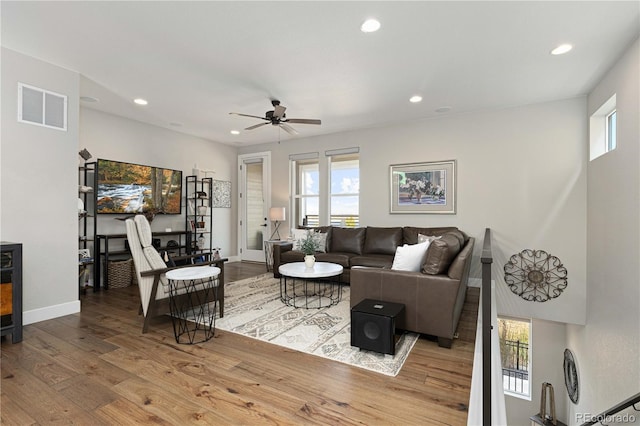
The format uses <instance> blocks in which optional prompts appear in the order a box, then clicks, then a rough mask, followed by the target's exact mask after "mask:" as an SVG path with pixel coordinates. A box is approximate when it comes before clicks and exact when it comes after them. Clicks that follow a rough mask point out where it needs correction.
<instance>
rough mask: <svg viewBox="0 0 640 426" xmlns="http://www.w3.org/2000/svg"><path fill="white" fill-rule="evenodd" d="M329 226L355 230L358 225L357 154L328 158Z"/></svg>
mask: <svg viewBox="0 0 640 426" xmlns="http://www.w3.org/2000/svg"><path fill="white" fill-rule="evenodd" d="M328 159H329V169H330V174H329V176H330V184H329V188H330V195H329V210H330V224H331V225H333V226H342V227H349V228H355V227H357V226H359V224H360V159H359V154H358V153H355V154H346V155H333V156H329V157H328Z"/></svg>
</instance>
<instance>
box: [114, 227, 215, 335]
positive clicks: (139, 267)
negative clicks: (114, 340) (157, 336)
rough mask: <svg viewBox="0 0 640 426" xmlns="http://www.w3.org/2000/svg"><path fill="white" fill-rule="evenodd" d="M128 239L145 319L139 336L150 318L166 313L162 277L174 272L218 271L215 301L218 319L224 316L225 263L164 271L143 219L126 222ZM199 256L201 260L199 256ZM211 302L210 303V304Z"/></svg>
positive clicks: (166, 296) (165, 284)
mask: <svg viewBox="0 0 640 426" xmlns="http://www.w3.org/2000/svg"><path fill="white" fill-rule="evenodd" d="M125 225H126V228H127V239H128V240H129V248H130V250H131V256H132V257H133V263H134V265H135V269H136V277H137V279H138V287H139V289H140V305H141V306H140V313H142V314H143V315H144V324H143V326H142V332H143V333H146V332H147V330H148V328H149V321H150V319H151V318H153V317H156V316H158V315H163V314H165V313H167V312H169V284H168V281H167V279H166V277H165V273H166V272H167V271H169V270H171V269H175V268H188V267H200V266H205V265H212V264H215V265H216V266H218V267H219V268H220V270H221V273H220V275H219V276H218V282H217V284H216V285H217V286H218V288H217V299H218V306H219V309H220V311H219V312H220V317H223V316H224V261H223V260H211V261H209V262H202V263H198V264H195V265H194V264H187V265H184V266H177V267H167V264H166V263H165V261H164V260H163V259H162V256H160V253H158V251H157V250H156V249H155V247H153V245H152V233H151V226H150V225H149V222H148V221H147V219H146V218H145V217H144V216H143V215H136V216H134V217H133V218H131V219H127V220H126V221H125ZM198 256H202V255H201V254H200V255H198ZM193 257H195V256H184V257H181V258H180V260H187V261H188V260H189V259H190V258H193ZM210 301H213V300H210Z"/></svg>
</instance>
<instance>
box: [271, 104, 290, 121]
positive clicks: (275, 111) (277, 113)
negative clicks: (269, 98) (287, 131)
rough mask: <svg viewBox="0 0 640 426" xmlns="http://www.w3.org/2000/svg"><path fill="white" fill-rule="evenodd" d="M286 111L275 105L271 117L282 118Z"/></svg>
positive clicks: (284, 108)
mask: <svg viewBox="0 0 640 426" xmlns="http://www.w3.org/2000/svg"><path fill="white" fill-rule="evenodd" d="M286 110H287V108H286V107H283V106H282V105H276V106H274V107H273V116H274V117H276V118H282V116H283V115H284V112H285V111H286Z"/></svg>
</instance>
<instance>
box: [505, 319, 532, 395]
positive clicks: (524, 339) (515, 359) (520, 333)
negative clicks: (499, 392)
mask: <svg viewBox="0 0 640 426" xmlns="http://www.w3.org/2000/svg"><path fill="white" fill-rule="evenodd" d="M498 336H499V338H500V358H501V361H502V384H503V387H504V393H505V394H507V395H512V396H516V397H520V398H526V399H529V398H530V397H531V344H530V342H531V321H530V320H526V319H513V318H505V317H498Z"/></svg>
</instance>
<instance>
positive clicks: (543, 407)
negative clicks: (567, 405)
mask: <svg viewBox="0 0 640 426" xmlns="http://www.w3.org/2000/svg"><path fill="white" fill-rule="evenodd" d="M547 391H549V405H550V408H549V414H547ZM539 416H540V418H541V419H542V421H544V422H547V421H549V422H551V423H552V424H554V425H557V424H558V418H557V417H556V398H555V395H554V393H553V385H551V383H546V382H545V383H543V384H542V393H541V395H540V414H539Z"/></svg>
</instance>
